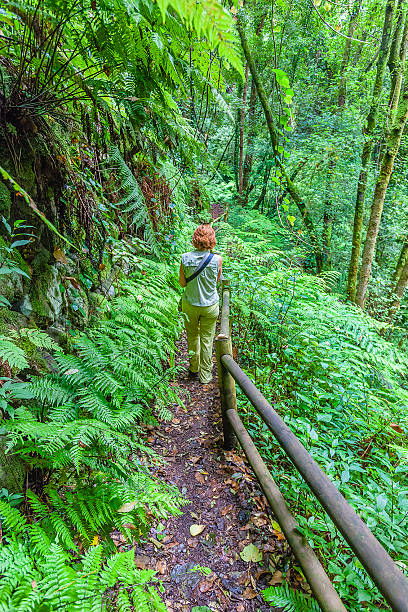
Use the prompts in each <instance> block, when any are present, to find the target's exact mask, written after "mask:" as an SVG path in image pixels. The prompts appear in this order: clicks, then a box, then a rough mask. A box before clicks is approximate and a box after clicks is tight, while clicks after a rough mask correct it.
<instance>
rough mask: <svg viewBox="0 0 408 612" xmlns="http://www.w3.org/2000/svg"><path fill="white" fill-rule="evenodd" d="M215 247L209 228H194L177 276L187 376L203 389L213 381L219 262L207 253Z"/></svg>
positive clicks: (204, 226)
mask: <svg viewBox="0 0 408 612" xmlns="http://www.w3.org/2000/svg"><path fill="white" fill-rule="evenodd" d="M215 245H216V239H215V232H214V230H213V228H212V227H211V225H210V224H209V223H206V224H205V225H200V226H199V227H197V229H196V230H195V232H194V234H193V246H194V247H195V251H191V252H190V253H184V254H183V255H182V256H181V265H180V273H179V280H180V285H181V286H182V287H185V290H184V293H183V297H182V311H183V312H184V314H185V316H184V321H185V328H186V332H187V345H188V352H189V356H190V369H189V376H190V377H192V378H196V377H197V376H199V378H200V382H201V383H202V384H203V385H206V384H207V383H209V382H210V381H211V379H212V366H213V363H212V345H213V339H214V334H215V325H216V322H217V317H218V313H219V305H218V293H217V281H218V280H219V279H220V277H221V271H222V259H221V256H220V255H214V254H212V253H210V251H211V249H213V248H214V247H215Z"/></svg>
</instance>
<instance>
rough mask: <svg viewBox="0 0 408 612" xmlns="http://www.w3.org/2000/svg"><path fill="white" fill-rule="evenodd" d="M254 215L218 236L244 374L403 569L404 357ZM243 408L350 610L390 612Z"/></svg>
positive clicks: (407, 367)
mask: <svg viewBox="0 0 408 612" xmlns="http://www.w3.org/2000/svg"><path fill="white" fill-rule="evenodd" d="M248 217H249V222H248V223H247V224H246V225H244V226H241V227H240V229H239V230H238V231H236V230H235V228H233V227H231V226H229V225H224V226H222V227H221V228H220V231H219V233H218V237H219V244H221V246H222V250H223V252H224V253H226V254H227V257H228V261H226V262H225V269H228V270H229V273H228V276H229V277H230V279H231V282H232V292H233V293H232V309H233V310H232V318H233V333H234V344H235V346H236V348H237V349H238V358H239V361H240V363H241V366H242V367H244V369H246V370H247V371H248V372H249V374H250V376H251V378H252V379H253V380H254V381H255V383H256V384H257V386H258V387H259V388H260V389H261V390H262V392H263V393H264V395H265V396H266V397H267V398H268V399H269V400H270V401H271V402H272V403H273V404H274V407H275V409H277V410H278V411H279V413H280V414H281V416H282V417H283V419H284V420H285V422H286V423H287V424H288V425H289V426H290V428H291V429H292V431H293V432H294V433H295V434H296V435H297V436H298V437H299V438H300V440H301V441H302V443H303V444H304V446H305V447H306V448H307V450H308V451H309V452H310V453H311V455H312V456H313V458H314V459H315V460H316V461H317V462H318V463H319V465H320V466H321V467H322V469H323V470H324V471H325V473H326V474H327V475H328V476H329V478H330V479H331V480H332V481H333V482H334V484H335V485H336V486H337V487H338V489H339V490H340V491H341V492H342V494H343V495H344V496H345V498H346V499H347V501H348V502H349V503H350V504H351V505H352V506H353V507H354V508H355V509H356V510H357V512H358V514H359V515H360V516H361V517H362V519H363V520H364V521H365V522H366V523H367V525H368V527H369V528H370V529H371V530H372V532H373V533H374V535H375V536H376V538H377V539H378V540H379V541H380V542H381V543H382V544H383V546H384V547H385V548H386V549H387V550H388V551H389V553H390V554H391V555H392V556H393V558H394V559H395V560H396V561H397V563H398V565H399V566H400V567H401V568H402V569H403V570H407V565H408V564H407V541H406V533H407V529H408V497H407V491H408V479H407V473H408V467H407V456H408V453H407V442H406V436H404V432H406V431H407V429H408V414H407V410H406V406H407V405H408V385H407V382H408V357H407V354H406V351H405V350H404V349H403V348H399V347H398V346H397V345H395V344H394V343H392V342H389V341H387V340H385V339H384V337H383V336H382V335H381V330H382V324H381V323H379V322H377V321H375V320H374V319H372V318H371V317H369V316H367V315H366V314H364V313H363V312H362V311H361V310H360V309H358V308H356V307H355V306H353V305H350V304H349V303H345V302H344V301H343V300H342V299H341V298H340V296H338V295H336V294H335V293H333V291H332V288H333V286H336V283H335V279H333V275H330V274H327V275H322V276H321V277H316V276H310V275H308V274H305V273H304V272H303V271H302V270H301V267H300V266H299V265H298V263H299V261H301V257H302V254H301V252H300V251H298V252H296V251H292V253H291V254H289V252H288V251H287V250H281V251H279V249H277V248H276V233H277V230H276V226H275V224H274V222H271V221H268V220H266V219H265V217H262V216H261V215H258V214H256V213H252V215H251V213H249V215H248ZM279 231H281V230H279ZM258 236H260V237H259V239H258ZM274 237H275V238H274ZM255 238H256V239H255ZM259 245H261V247H259ZM238 401H239V406H240V410H241V411H242V412H243V413H244V414H245V421H246V426H247V428H248V430H249V431H250V433H251V434H252V435H253V437H254V438H255V439H256V440H257V446H258V448H259V449H260V451H261V452H262V454H263V456H264V457H265V458H266V459H267V460H269V466H270V469H271V471H272V473H273V476H274V478H275V479H276V480H277V482H278V483H280V484H281V487H282V490H284V491H285V496H286V498H287V500H288V502H289V504H290V506H291V508H292V510H293V511H294V512H295V514H296V515H297V520H298V522H299V525H300V528H301V529H302V531H303V533H304V534H305V535H306V537H307V538H308V540H309V541H310V543H311V544H312V545H313V547H314V548H315V549H317V550H318V551H319V554H320V555H321V557H322V558H323V560H324V563H325V566H326V568H327V570H328V572H329V574H330V576H331V577H332V580H333V582H334V584H335V586H336V589H337V590H338V592H339V595H340V596H341V597H342V598H343V600H344V601H345V603H346V605H348V606H349V609H352V610H356V611H357V610H361V607H362V606H364V607H365V608H368V609H370V610H376V609H379V608H381V609H384V607H383V601H382V598H381V597H380V595H379V594H378V591H377V590H376V588H375V586H374V584H373V582H372V581H371V579H370V578H369V577H368V576H367V575H366V573H365V572H364V571H363V570H362V566H361V564H360V562H359V561H358V560H357V559H356V558H355V557H354V555H353V553H352V552H351V550H350V548H349V546H348V545H347V544H346V543H345V541H344V539H343V537H342V536H341V535H340V534H339V533H338V532H337V530H336V528H335V527H334V525H333V523H332V522H331V520H330V519H329V518H328V517H327V515H326V514H325V513H324V511H323V510H322V509H321V507H320V506H319V505H318V503H317V502H316V500H315V499H314V497H313V495H312V494H311V493H310V490H309V488H308V486H307V485H306V483H304V482H303V481H302V479H301V477H300V476H299V475H298V474H297V472H296V470H295V469H294V468H293V466H292V465H291V464H290V462H289V461H288V460H287V458H286V456H285V455H284V453H283V451H282V450H281V449H280V447H279V446H278V445H277V444H276V442H275V440H274V438H273V437H272V435H271V434H270V433H269V430H268V429H267V427H266V425H265V424H263V422H262V421H261V419H260V418H259V417H258V415H257V414H256V413H255V411H254V410H253V409H252V408H251V406H250V405H249V404H248V402H247V400H246V399H245V398H244V396H243V395H242V394H240V393H239V394H238ZM270 591H271V592H270V594H269V595H270V599H269V601H270V602H271V603H273V604H274V605H278V606H279V605H283V604H282V603H281V602H282V597H281V595H282V593H280V594H279V596H278V593H277V592H276V595H275V596H273V592H272V591H273V590H270ZM285 609H286V608H285ZM288 609H289V608H288ZM290 609H292V608H290Z"/></svg>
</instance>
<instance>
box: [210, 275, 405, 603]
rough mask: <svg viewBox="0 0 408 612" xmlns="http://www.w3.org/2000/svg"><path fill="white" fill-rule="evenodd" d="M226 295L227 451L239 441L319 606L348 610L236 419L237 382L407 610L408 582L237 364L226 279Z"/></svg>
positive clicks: (221, 372) (393, 599)
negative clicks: (233, 350) (233, 352)
mask: <svg viewBox="0 0 408 612" xmlns="http://www.w3.org/2000/svg"><path fill="white" fill-rule="evenodd" d="M222 297H223V299H222V308H221V324H220V333H219V335H218V336H217V337H216V344H215V345H216V355H217V366H218V382H219V386H220V394H221V411H222V423H223V434H224V448H225V449H226V450H231V449H232V448H233V447H234V446H235V443H236V439H238V441H239V443H240V445H241V447H242V449H243V451H244V453H245V455H246V456H247V459H248V461H249V463H250V465H251V467H252V469H253V471H254V473H255V475H256V477H257V479H258V481H259V483H260V485H261V487H262V489H263V491H264V493H265V496H266V498H267V500H268V502H269V504H270V506H271V509H272V512H273V514H274V515H275V517H276V519H277V521H278V523H279V525H280V526H281V528H282V531H283V533H284V534H285V537H286V539H287V541H288V542H289V544H290V546H291V548H292V550H293V552H294V554H295V556H296V557H297V559H298V561H299V563H300V565H301V567H302V570H303V572H304V574H305V576H306V578H307V580H308V583H309V585H310V588H311V589H312V591H313V593H314V596H315V597H316V600H317V601H318V603H319V606H320V608H321V609H322V610H323V611H324V612H345V611H346V608H345V606H344V604H343V602H342V601H341V599H340V597H339V595H338V594H337V592H336V590H335V589H334V587H333V584H332V583H331V581H330V578H329V577H328V576H327V574H326V572H325V570H324V568H323V566H322V565H321V563H320V561H319V559H318V558H317V556H316V554H315V552H314V551H313V549H312V548H311V546H310V545H309V544H308V542H307V541H306V538H305V537H304V536H302V535H301V533H300V531H298V529H297V527H298V526H297V523H296V520H295V518H294V517H293V515H292V514H291V512H290V510H289V507H288V505H287V503H286V501H285V499H284V497H283V495H282V493H281V492H280V491H279V489H278V487H277V485H276V483H275V481H274V480H273V478H272V476H271V474H270V472H269V470H268V468H267V467H266V465H265V463H264V461H263V460H262V458H261V456H260V454H259V452H258V451H257V449H256V447H255V444H254V443H253V441H252V439H251V437H250V435H249V434H248V432H247V430H246V429H245V427H244V425H243V423H242V421H241V419H240V417H239V415H238V412H237V401H236V387H235V383H237V384H238V385H239V387H240V388H241V390H242V391H243V393H244V394H245V395H246V397H247V398H248V399H249V401H250V402H251V404H252V405H253V406H254V408H255V409H256V411H257V412H258V414H259V415H260V416H261V418H262V419H263V421H264V422H265V423H266V425H267V426H268V428H269V429H270V431H271V432H272V434H273V435H274V437H275V438H276V440H277V442H278V443H279V445H280V446H281V447H282V449H283V450H284V451H285V453H286V454H287V456H288V457H289V459H290V460H291V462H292V463H293V465H294V466H295V468H296V469H297V471H298V472H299V473H300V474H301V475H302V477H303V478H304V480H305V481H306V483H307V484H308V485H309V487H310V489H311V491H313V493H314V494H315V496H316V498H317V499H318V500H319V502H320V504H321V505H322V506H323V508H324V510H325V511H326V512H327V514H328V515H329V516H330V518H331V519H332V521H333V523H334V524H335V525H336V527H337V529H338V530H339V531H340V532H341V533H342V535H343V536H344V538H345V539H346V541H347V542H348V544H349V545H350V547H351V549H352V550H353V551H354V553H355V554H356V556H357V557H358V559H359V560H360V562H361V563H362V565H363V567H364V568H365V570H366V571H367V573H368V574H369V575H370V576H371V578H372V580H373V581H374V583H375V584H376V585H377V587H378V589H379V591H380V592H381V593H382V595H383V596H384V598H385V600H386V601H387V602H388V603H389V605H390V606H391V607H392V609H393V610H394V611H395V612H408V580H407V578H406V577H405V576H404V574H403V573H402V572H401V570H400V569H399V568H398V566H397V565H396V564H395V563H394V561H393V560H392V559H391V557H390V556H389V554H388V553H387V551H386V550H385V549H384V548H383V546H382V545H381V544H380V542H379V541H378V540H377V539H376V538H375V537H374V535H373V534H372V533H371V531H370V530H369V529H368V527H367V525H366V524H365V523H364V521H363V520H362V519H361V518H360V517H359V516H358V515H357V513H356V512H355V510H354V509H353V508H352V507H351V506H350V505H349V504H348V502H347V501H346V499H345V498H344V497H343V496H342V495H341V493H340V492H339V491H338V489H337V488H336V487H335V485H334V484H333V483H332V482H331V480H330V479H329V478H328V477H327V476H326V474H325V473H324V472H323V470H322V469H321V468H320V466H319V465H318V464H317V463H316V461H315V460H314V459H313V458H312V456H311V455H310V454H309V453H308V452H307V450H306V449H305V448H304V446H303V445H302V443H301V442H300V440H299V439H298V438H297V437H296V436H295V434H294V433H293V432H292V431H291V430H290V429H289V427H288V426H287V425H286V424H285V422H284V421H283V420H282V418H281V417H280V416H279V414H278V413H277V412H276V411H275V410H274V409H273V408H272V406H271V405H270V404H269V402H268V401H267V400H266V398H265V397H264V396H263V395H262V393H261V392H260V391H259V390H258V389H257V388H256V386H255V385H254V384H253V382H252V381H251V380H250V379H249V378H248V376H247V375H246V374H245V372H243V370H242V369H241V368H240V367H239V365H238V364H237V363H236V361H235V360H234V358H233V356H232V341H231V334H230V320H229V314H230V287H229V283H228V282H227V281H223V288H222Z"/></svg>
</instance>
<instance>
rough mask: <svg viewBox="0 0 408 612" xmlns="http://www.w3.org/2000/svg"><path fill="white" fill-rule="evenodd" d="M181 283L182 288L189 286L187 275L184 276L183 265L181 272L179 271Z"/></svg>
mask: <svg viewBox="0 0 408 612" xmlns="http://www.w3.org/2000/svg"><path fill="white" fill-rule="evenodd" d="M179 283H180V287H185V286H186V285H187V282H186V275H185V274H184V270H183V266H182V264H180V270H179Z"/></svg>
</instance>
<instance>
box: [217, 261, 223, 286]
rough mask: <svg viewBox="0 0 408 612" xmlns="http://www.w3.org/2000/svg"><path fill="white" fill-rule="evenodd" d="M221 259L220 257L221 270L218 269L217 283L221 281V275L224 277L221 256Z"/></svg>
mask: <svg viewBox="0 0 408 612" xmlns="http://www.w3.org/2000/svg"><path fill="white" fill-rule="evenodd" d="M219 257H220V266H219V269H218V277H217V281H219V280H220V278H221V275H222V257H221V255H220V256H219Z"/></svg>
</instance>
